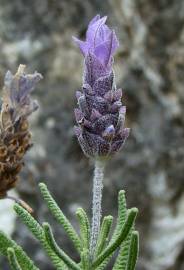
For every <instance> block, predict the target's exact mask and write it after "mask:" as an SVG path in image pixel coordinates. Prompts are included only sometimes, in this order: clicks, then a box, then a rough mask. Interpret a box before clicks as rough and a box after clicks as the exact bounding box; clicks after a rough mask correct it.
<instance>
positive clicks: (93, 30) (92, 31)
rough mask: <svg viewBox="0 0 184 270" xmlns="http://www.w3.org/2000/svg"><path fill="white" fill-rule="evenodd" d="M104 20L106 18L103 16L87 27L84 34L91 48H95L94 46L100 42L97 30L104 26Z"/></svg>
mask: <svg viewBox="0 0 184 270" xmlns="http://www.w3.org/2000/svg"><path fill="white" fill-rule="evenodd" d="M106 20H107V16H104V17H102V18H101V19H99V20H97V21H96V22H94V23H92V24H91V25H89V27H88V30H87V32H86V41H87V42H88V43H89V44H90V46H91V47H92V48H95V47H96V45H98V44H99V42H101V37H100V35H99V30H100V28H101V27H102V26H103V25H104V24H105V22H106Z"/></svg>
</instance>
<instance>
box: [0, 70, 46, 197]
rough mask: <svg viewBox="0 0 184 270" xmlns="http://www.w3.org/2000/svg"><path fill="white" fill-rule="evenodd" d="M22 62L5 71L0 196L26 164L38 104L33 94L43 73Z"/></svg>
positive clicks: (0, 130) (0, 116) (0, 119)
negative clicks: (31, 119)
mask: <svg viewBox="0 0 184 270" xmlns="http://www.w3.org/2000/svg"><path fill="white" fill-rule="evenodd" d="M24 70H25V66H24V65H20V66H19V68H18V71H17V73H16V74H15V75H13V74H12V73H11V72H10V71H8V72H7V73H6V75H5V80H4V88H3V98H2V106H1V111H0V198H3V197H5V196H6V193H7V191H8V190H9V189H11V188H12V187H14V186H15V184H16V182H17V180H18V174H19V172H20V171H21V169H22V167H23V164H24V163H23V157H24V155H25V153H26V152H27V150H28V149H29V148H30V147H31V145H32V144H31V134H30V132H29V123H28V116H29V115H30V114H31V113H32V112H34V111H35V110H36V109H37V108H38V103H37V102H36V101H34V100H32V99H31V98H30V93H31V92H32V91H33V90H34V88H35V86H36V83H37V82H38V81H39V80H40V79H41V78H42V76H41V74H39V73H37V72H35V73H34V74H25V72H24Z"/></svg>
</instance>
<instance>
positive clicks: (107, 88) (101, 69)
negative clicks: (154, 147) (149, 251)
mask: <svg viewBox="0 0 184 270" xmlns="http://www.w3.org/2000/svg"><path fill="white" fill-rule="evenodd" d="M106 19H107V18H106V17H103V18H100V16H99V15H97V16H96V17H95V18H94V19H93V20H92V21H91V22H90V24H89V27H88V30H87V34H86V41H85V42H83V41H80V40H78V39H77V38H74V40H75V42H76V43H77V44H78V45H79V47H80V49H81V51H82V53H83V55H84V57H85V64H84V82H83V92H79V91H77V100H78V105H79V109H76V110H75V116H76V120H77V123H78V126H77V127H75V133H76V135H77V138H78V141H79V143H80V145H81V147H82V150H83V152H84V153H85V154H86V155H87V156H88V157H91V158H93V159H94V160H95V171H94V181H93V213H92V222H91V226H90V222H89V220H88V217H87V214H86V213H85V211H84V210H83V209H82V208H79V209H78V210H77V212H76V216H77V219H78V222H79V227H80V234H78V233H77V232H76V231H75V230H74V228H73V226H72V225H71V223H70V222H69V220H68V219H67V218H66V216H65V215H64V214H63V212H62V211H61V209H60V208H59V206H58V205H57V203H56V202H55V200H54V199H53V198H52V196H51V194H50V193H49V191H48V190H47V187H46V186H45V184H43V183H41V184H40V185H39V186H40V191H41V194H42V196H43V199H44V201H45V203H46V204H47V206H48V208H49V210H50V212H51V213H52V214H53V216H54V217H55V219H56V220H57V221H58V222H59V223H60V224H61V225H62V227H63V228H64V230H65V232H66V233H67V234H68V236H69V237H70V239H71V240H72V242H73V244H74V246H75V248H76V250H77V251H78V253H79V255H80V262H78V263H77V262H75V261H74V260H73V259H72V258H70V257H69V256H68V255H67V254H66V253H65V252H64V251H63V250H62V249H61V248H60V247H59V246H58V244H57V243H56V240H55V239H54V235H53V232H52V229H51V227H50V225H49V224H48V223H43V224H42V225H40V224H39V223H38V222H37V221H36V220H35V219H34V218H33V216H32V215H31V213H30V212H29V209H27V207H25V205H24V204H23V203H22V201H21V200H17V203H15V205H14V210H15V212H16V213H17V215H18V216H19V217H20V219H21V220H22V221H23V223H24V224H25V225H26V226H27V227H28V228H29V230H30V231H31V232H32V234H33V235H34V236H35V237H36V238H37V239H38V240H39V242H40V244H41V245H42V247H43V249H44V250H45V251H46V253H47V254H48V256H49V257H50V259H51V261H52V263H53V265H54V266H55V268H56V269H59V270H69V269H73V270H95V269H97V270H103V269H105V267H106V265H107V264H108V262H109V260H110V259H111V257H112V256H113V254H114V253H115V251H116V250H117V249H118V250H119V254H118V256H117V258H116V260H115V263H114V266H113V270H134V269H135V265H136V261H137V256H138V232H137V231H135V229H134V223H135V218H136V215H137V209H136V208H132V209H129V210H127V208H126V200H125V192H124V191H123V190H122V191H120V192H119V196H118V218H117V222H116V226H115V229H114V231H113V232H112V233H111V228H112V222H113V217H112V216H105V217H104V218H103V221H102V222H101V199H102V187H103V184H102V183H103V178H104V168H105V163H106V161H107V160H108V159H109V157H111V156H112V155H113V154H115V153H116V152H118V151H119V150H120V148H121V146H122V145H123V143H124V142H125V140H126V138H127V137H128V134H129V129H127V128H124V120H125V106H123V105H122V102H121V98H122V90H120V89H118V90H117V89H116V86H115V81H114V73H113V70H112V64H113V54H114V52H115V50H116V48H117V47H118V41H117V37H116V35H115V32H114V31H112V30H110V29H109V28H108V26H107V25H106V24H105V22H106ZM23 71H24V67H23V66H20V68H19V70H18V72H17V74H16V75H15V76H12V75H11V73H9V72H8V73H7V75H6V77H5V90H6V88H7V90H8V91H6V93H5V97H6V98H4V99H3V106H2V112H3V108H4V107H5V108H7V110H6V111H7V112H8V116H9V118H8V119H11V121H10V125H8V127H9V126H11V125H13V128H14V125H15V126H16V123H19V122H21V120H24V121H25V119H26V120H27V115H29V114H30V113H31V112H32V111H33V110H35V108H36V106H35V102H32V101H31V99H30V98H29V96H28V94H29V93H30V91H31V90H32V89H33V88H34V86H35V83H36V82H37V81H38V79H40V78H41V75H40V74H38V73H35V74H33V75H25V74H24V73H23ZM4 104H5V105H6V104H8V105H7V106H5V105H4ZM2 114H3V113H2ZM17 121H18V122H17ZM26 123H27V122H26ZM18 127H19V125H18ZM2 130H3V129H2ZM14 130H15V128H14V129H13V132H14ZM18 131H19V129H18ZM26 131H27V129H26ZM2 134H3V132H2ZM13 134H14V133H13ZM2 137H3V136H2ZM18 137H19V132H18ZM21 138H22V137H21ZM20 142H22V141H20ZM20 142H19V144H18V146H19V145H20ZM3 143H4V141H3ZM9 145H10V143H9V141H8V143H7V144H6V147H7V148H8V147H9ZM29 145H30V144H29V143H28V146H29ZM18 146H17V147H18ZM28 146H27V144H26V147H25V149H24V151H23V154H24V153H25V152H26V150H27V149H28ZM9 153H12V152H10V151H7V154H6V159H5V160H4V163H5V165H6V164H8V165H9V159H8V157H9V156H10V154H9ZM16 153H17V152H16V151H15V150H14V152H13V155H14V156H15V157H16V155H17V154H16ZM21 162H22V159H21V160H20V162H19V163H20V164H21V165H22V163H21ZM15 164H16V163H15ZM2 172H3V174H2V177H1V179H2V184H1V182H0V186H1V187H2V189H1V194H2V196H1V197H2V198H4V197H6V196H7V194H6V191H7V190H9V189H10V188H11V187H12V185H7V186H6V185H5V184H4V183H6V179H9V178H8V177H7V176H6V170H4V171H2ZM8 172H9V171H8ZM18 172H19V170H18ZM18 172H17V173H16V176H17V174H18ZM8 175H9V174H8ZM1 179H0V181H1ZM13 179H14V178H13ZM10 182H11V181H10ZM15 182H16V181H15V180H14V181H13V183H15ZM0 252H1V253H2V254H3V255H5V256H7V257H8V260H9V263H10V266H11V269H12V270H16V269H19V270H20V269H22V270H27V269H28V270H29V269H33V270H36V269H38V268H37V267H36V266H35V265H34V263H33V262H32V261H31V259H30V258H29V257H28V256H27V255H26V254H25V252H24V251H23V250H22V248H21V247H20V246H18V245H17V244H16V243H15V242H14V241H13V240H11V239H9V238H8V237H7V236H6V235H5V234H4V233H3V232H0Z"/></svg>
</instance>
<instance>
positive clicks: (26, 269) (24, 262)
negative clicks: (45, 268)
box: [0, 231, 39, 270]
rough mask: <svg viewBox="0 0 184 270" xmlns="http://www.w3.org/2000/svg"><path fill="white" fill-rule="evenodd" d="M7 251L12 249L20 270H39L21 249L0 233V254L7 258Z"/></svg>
mask: <svg viewBox="0 0 184 270" xmlns="http://www.w3.org/2000/svg"><path fill="white" fill-rule="evenodd" d="M8 249H13V250H14V253H15V255H16V258H17V260H18V263H19V265H20V267H21V269H22V270H39V269H38V268H37V267H36V266H35V265H34V263H33V262H32V261H31V259H30V258H29V257H28V256H27V255H26V253H25V252H24V251H23V249H22V248H21V247H20V246H19V245H17V244H16V243H15V242H14V241H13V240H11V239H10V238H9V237H8V236H7V235H6V234H5V233H3V232H2V231H0V253H1V254H2V255H4V256H7V257H8Z"/></svg>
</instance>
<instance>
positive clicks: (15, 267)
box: [7, 248, 22, 270]
mask: <svg viewBox="0 0 184 270" xmlns="http://www.w3.org/2000/svg"><path fill="white" fill-rule="evenodd" d="M7 253H8V260H9V264H10V268H11V270H22V268H21V267H20V265H19V263H18V261H17V258H16V255H15V251H14V249H13V248H8V250H7Z"/></svg>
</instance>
